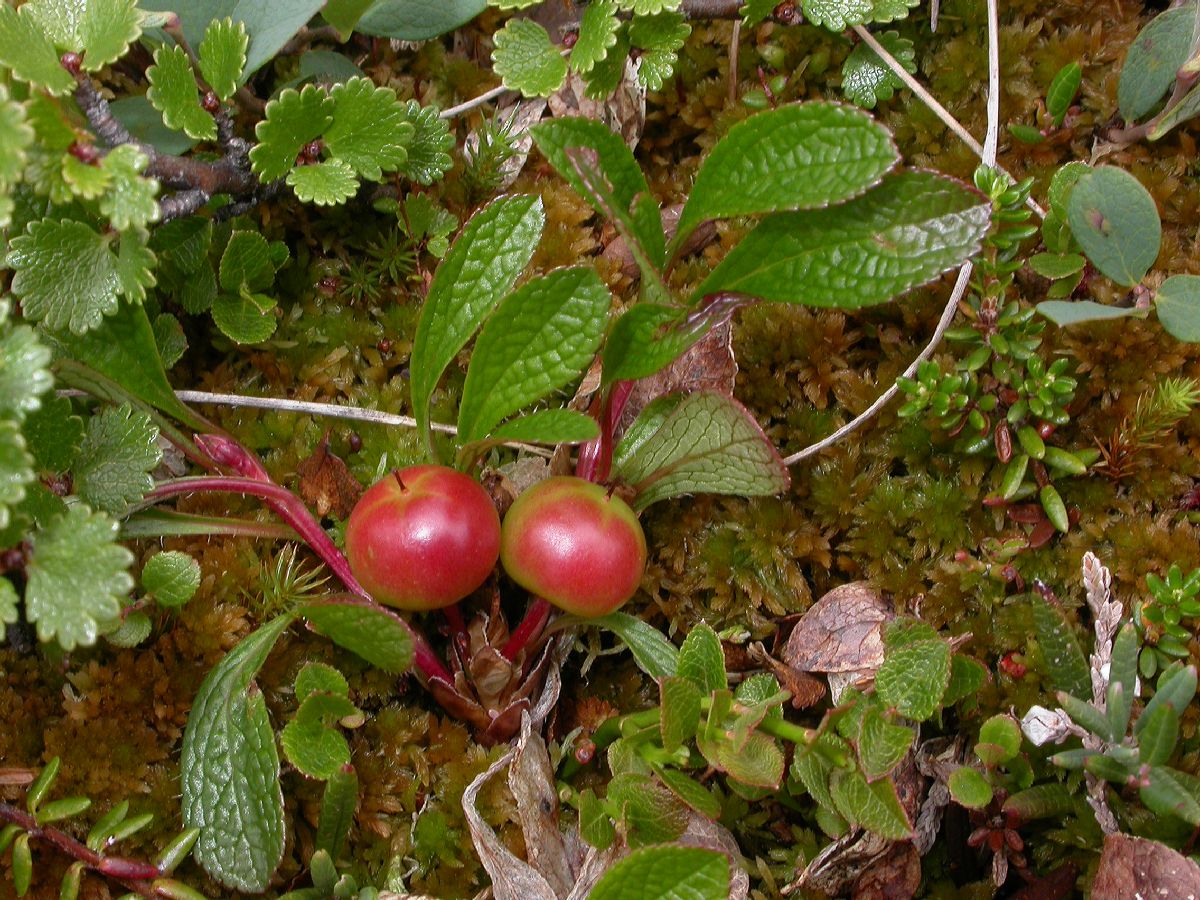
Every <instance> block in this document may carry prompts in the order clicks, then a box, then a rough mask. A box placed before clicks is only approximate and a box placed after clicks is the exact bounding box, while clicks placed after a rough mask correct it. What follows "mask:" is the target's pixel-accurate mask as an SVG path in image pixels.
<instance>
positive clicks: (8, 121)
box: [0, 84, 74, 187]
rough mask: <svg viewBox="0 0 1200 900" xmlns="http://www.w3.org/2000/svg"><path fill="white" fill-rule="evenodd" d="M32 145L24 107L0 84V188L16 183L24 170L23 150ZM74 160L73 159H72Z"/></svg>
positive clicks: (31, 131)
mask: <svg viewBox="0 0 1200 900" xmlns="http://www.w3.org/2000/svg"><path fill="white" fill-rule="evenodd" d="M32 143H33V128H32V127H30V125H29V123H28V122H26V121H25V107H24V106H22V105H21V104H20V103H18V102H17V101H15V100H12V99H10V98H9V95H8V88H7V87H6V86H5V85H3V84H0V147H3V148H4V153H2V154H0V187H3V186H4V185H6V184H9V183H10V182H14V181H16V180H17V179H18V178H19V177H20V176H21V170H22V169H24V168H25V148H26V147H28V146H29V145H30V144H32ZM72 158H74V157H72Z"/></svg>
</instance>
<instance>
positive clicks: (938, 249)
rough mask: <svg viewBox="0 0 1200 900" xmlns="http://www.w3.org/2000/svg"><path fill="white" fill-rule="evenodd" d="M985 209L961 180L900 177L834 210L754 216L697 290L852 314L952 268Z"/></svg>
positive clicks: (968, 251)
mask: <svg viewBox="0 0 1200 900" xmlns="http://www.w3.org/2000/svg"><path fill="white" fill-rule="evenodd" d="M990 221H991V205H990V204H989V203H987V202H986V201H985V199H984V198H983V196H982V195H981V194H979V193H977V192H976V191H974V190H972V189H970V188H968V187H967V186H966V185H964V184H962V183H961V182H958V181H955V180H954V179H951V178H946V177H945V176H942V175H935V174H933V173H930V172H901V173H898V174H895V175H891V176H889V177H887V178H885V179H884V181H883V183H882V184H880V185H879V186H878V187H876V188H874V189H873V190H871V191H868V192H867V193H866V194H864V195H863V196H861V197H856V198H855V199H853V200H850V201H848V202H846V203H843V204H841V205H839V206H834V207H830V208H828V209H816V210H808V211H803V212H791V213H777V214H775V215H772V216H770V217H769V218H767V219H764V220H763V221H762V223H760V224H759V226H758V227H757V228H755V229H754V231H752V232H750V234H749V235H747V237H746V238H745V239H744V240H743V241H742V242H741V243H740V244H738V245H737V246H736V247H734V249H733V250H732V251H731V252H730V253H729V255H728V256H726V257H725V259H724V260H722V262H721V264H720V265H719V266H717V268H716V270H715V271H713V272H712V274H710V275H709V276H708V278H707V279H705V281H704V283H703V284H702V285H700V287H699V288H697V290H696V292H695V294H694V295H693V297H694V298H699V297H702V296H704V295H705V294H712V293H716V292H718V291H733V292H737V293H742V294H749V295H751V296H755V297H762V298H764V299H767V300H777V301H782V302H785V303H803V304H806V305H809V306H832V307H836V308H841V309H858V308H859V307H863V306H872V305H874V304H877V303H883V302H885V301H887V300H890V299H892V298H893V297H895V296H897V295H898V294H901V293H903V292H904V291H907V290H909V289H910V288H913V287H916V286H917V285H920V284H924V283H925V282H927V281H929V280H931V279H933V278H935V277H937V276H938V275H940V274H941V273H942V272H944V271H946V270H947V269H950V268H953V267H954V266H956V265H958V264H960V263H962V262H963V261H965V260H966V259H968V258H969V257H970V256H971V255H972V254H974V253H975V252H976V251H977V250H978V249H979V246H980V241H981V240H982V238H983V235H984V234H985V233H986V232H987V229H988V226H989V224H990Z"/></svg>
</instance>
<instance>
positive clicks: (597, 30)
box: [570, 0, 621, 74]
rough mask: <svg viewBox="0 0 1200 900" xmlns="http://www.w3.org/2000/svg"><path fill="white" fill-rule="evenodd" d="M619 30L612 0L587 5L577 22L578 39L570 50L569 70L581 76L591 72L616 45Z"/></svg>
mask: <svg viewBox="0 0 1200 900" xmlns="http://www.w3.org/2000/svg"><path fill="white" fill-rule="evenodd" d="M620 30H621V20H620V19H618V18H617V4H616V3H615V2H614V0H598V2H596V3H589V4H588V6H587V9H585V10H584V11H583V18H582V19H580V21H579V39H578V40H577V41H576V42H575V46H574V47H572V48H571V59H570V64H571V69H572V70H573V71H575V72H580V73H583V74H586V73H588V72H590V71H592V69H593V68H594V67H595V65H596V63H598V62H601V61H602V60H603V59H604V57H606V56H608V51H609V50H611V49H612V48H613V47H615V46H616V45H617V32H618V31H620Z"/></svg>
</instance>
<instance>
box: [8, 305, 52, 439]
mask: <svg viewBox="0 0 1200 900" xmlns="http://www.w3.org/2000/svg"><path fill="white" fill-rule="evenodd" d="M49 366H50V349H49V348H48V347H46V346H45V345H43V344H42V343H41V342H40V341H39V340H38V337H37V333H36V332H34V330H33V329H32V328H30V327H28V326H27V325H17V326H15V327H13V328H11V329H10V330H8V333H7V334H5V335H4V336H3V337H0V416H3V417H4V418H8V419H16V420H18V421H19V420H21V419H23V418H24V417H25V416H26V415H27V414H28V413H32V412H34V411H35V410H37V409H38V408H39V407H40V406H41V405H42V395H43V394H45V393H46V391H48V390H50V388H51V387H53V385H54V376H53V375H51V374H50V368H49Z"/></svg>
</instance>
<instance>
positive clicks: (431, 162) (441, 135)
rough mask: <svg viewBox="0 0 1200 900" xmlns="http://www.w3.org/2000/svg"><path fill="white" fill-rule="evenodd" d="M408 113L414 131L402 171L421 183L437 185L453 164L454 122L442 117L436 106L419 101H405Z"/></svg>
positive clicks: (406, 113)
mask: <svg viewBox="0 0 1200 900" xmlns="http://www.w3.org/2000/svg"><path fill="white" fill-rule="evenodd" d="M404 112H405V115H406V116H407V117H408V121H409V122H411V123H412V126H413V128H414V134H413V137H412V141H411V143H410V144H409V147H408V159H407V160H406V161H405V163H404V165H403V166H402V167H401V169H400V173H401V174H402V175H403V176H404V177H405V178H410V179H412V180H413V181H416V182H419V183H421V184H425V185H429V184H433V182H435V181H437V180H438V179H439V178H441V177H442V176H443V175H445V174H446V173H447V172H448V171H450V166H451V165H453V160H451V159H450V153H449V151H450V148H451V147H453V146H454V137H453V136H452V135H451V134H450V125H449V123H447V121H446V120H445V119H443V118H441V117H440V116H438V111H437V107H436V106H421V104H419V103H418V102H417V101H416V100H409V101H408V102H407V103H405V104H404Z"/></svg>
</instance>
